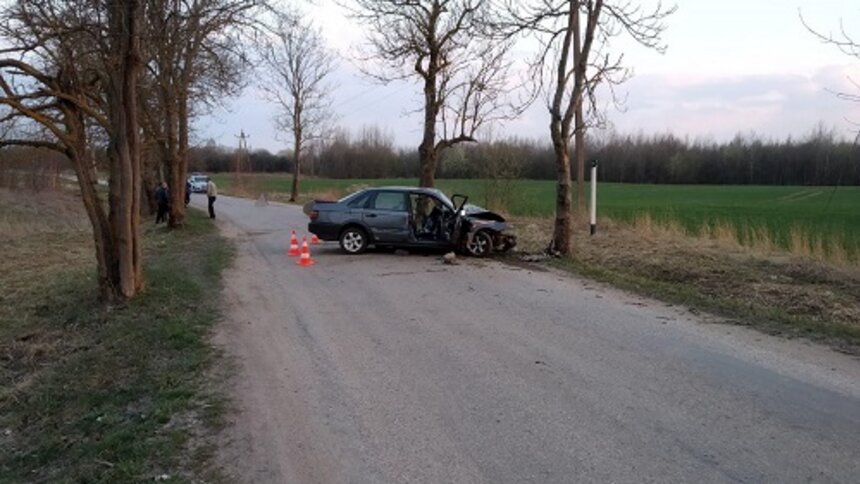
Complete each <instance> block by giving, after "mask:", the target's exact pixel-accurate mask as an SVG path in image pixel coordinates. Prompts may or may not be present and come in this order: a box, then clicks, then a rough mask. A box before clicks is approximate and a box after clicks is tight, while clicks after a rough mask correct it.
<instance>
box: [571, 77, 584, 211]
mask: <svg viewBox="0 0 860 484" xmlns="http://www.w3.org/2000/svg"><path fill="white" fill-rule="evenodd" d="M582 104H583V103H582V92H580V94H579V101H578V102H577V104H576V109H575V114H574V124H575V125H576V127H575V128H574V129H575V131H574V135H573V136H574V146H573V151H574V154H575V157H576V213H577V215H582V214H583V213H585V212H584V211H585V118H584V116H583V112H582Z"/></svg>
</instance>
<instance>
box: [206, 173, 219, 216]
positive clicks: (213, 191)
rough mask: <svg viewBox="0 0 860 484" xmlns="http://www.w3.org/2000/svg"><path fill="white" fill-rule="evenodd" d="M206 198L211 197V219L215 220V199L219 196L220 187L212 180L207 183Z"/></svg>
mask: <svg viewBox="0 0 860 484" xmlns="http://www.w3.org/2000/svg"><path fill="white" fill-rule="evenodd" d="M206 196H207V197H209V218H215V198H216V197H217V196H218V187H217V186H216V185H215V182H214V181H212V179H211V178H210V179H209V181H208V182H206Z"/></svg>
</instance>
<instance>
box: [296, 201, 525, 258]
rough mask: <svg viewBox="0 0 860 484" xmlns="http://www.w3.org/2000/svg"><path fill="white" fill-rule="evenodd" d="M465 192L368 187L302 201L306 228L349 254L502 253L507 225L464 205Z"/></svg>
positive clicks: (509, 243) (509, 238)
mask: <svg viewBox="0 0 860 484" xmlns="http://www.w3.org/2000/svg"><path fill="white" fill-rule="evenodd" d="M468 201H469V198H468V197H467V196H465V195H454V196H453V197H451V198H450V199H449V198H448V197H447V196H446V195H445V194H444V193H442V191H440V190H437V189H434V188H407V187H382V188H367V189H364V190H361V191H358V192H356V193H353V194H351V195H348V196H346V197H344V198H342V199H340V200H338V201H336V202H335V201H324V200H315V201H313V202H310V203H308V204H307V205H305V213H307V215H308V216H309V217H310V219H311V220H310V223H309V224H308V231H310V232H311V233H313V234H316V235H317V237H319V238H320V239H322V240H328V241H335V240H336V241H338V242H340V246H341V248H342V249H343V250H344V252H346V253H348V254H360V253H362V252H364V251H365V250H367V248H368V247H369V246H371V245H373V246H377V247H406V248H410V247H412V248H416V247H425V248H432V249H444V250H456V251H458V252H461V253H465V254H469V255H471V256H474V257H486V256H487V255H490V254H491V253H493V252H505V251H507V250H509V249H511V248H512V247H514V246H515V245H516V236H515V235H514V234H513V233H512V227H511V225H510V224H509V223H507V222H506V221H505V219H504V217H502V216H501V215H499V214H497V213H494V212H490V211H488V210H485V209H483V208H481V207H477V206H475V205H470V204H468Z"/></svg>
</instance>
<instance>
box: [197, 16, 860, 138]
mask: <svg viewBox="0 0 860 484" xmlns="http://www.w3.org/2000/svg"><path fill="white" fill-rule="evenodd" d="M634 1H636V0H634ZM641 3H643V4H645V5H649V4H653V2H651V1H649V0H642V2H641ZM665 3H666V2H664V4H665ZM299 5H300V7H301V8H302V10H303V11H304V12H306V13H307V14H308V16H309V17H310V19H311V20H312V21H313V22H314V23H315V24H316V25H317V26H318V27H319V28H320V29H321V30H322V34H323V37H324V38H325V41H326V43H327V45H328V46H329V48H330V49H332V50H333V51H334V52H335V53H336V54H337V55H338V58H339V61H338V67H337V70H336V71H335V73H334V74H333V76H332V78H333V79H332V81H333V83H334V84H335V85H336V88H335V89H333V91H332V97H333V107H334V111H335V113H336V117H337V124H338V125H339V126H341V127H343V128H346V129H348V130H350V131H352V132H353V133H356V132H358V131H359V130H360V129H361V128H362V127H363V126H370V125H376V126H379V127H380V128H382V129H383V130H384V131H385V132H386V133H388V134H390V135H391V136H392V137H393V138H394V140H395V144H396V145H398V146H402V147H413V146H417V145H418V143H419V142H420V137H421V122H422V121H421V116H420V115H418V114H416V113H415V111H416V110H417V109H419V108H420V107H421V104H420V101H421V98H420V93H421V91H420V86H419V85H418V84H417V82H415V83H406V82H397V83H390V84H387V85H382V84H379V83H377V82H375V81H373V80H370V79H368V78H366V77H365V76H363V75H362V74H361V73H360V72H359V70H358V68H357V67H356V62H355V60H354V58H355V47H356V46H357V45H360V44H361V43H362V42H363V39H364V30H363V26H362V25H359V24H356V23H355V22H354V21H352V20H351V19H349V18H347V16H346V14H345V12H344V9H343V8H342V7H341V6H339V5H337V4H336V3H335V2H333V1H331V0H316V1H315V2H313V3H300V4H299ZM676 5H677V7H678V9H677V11H676V12H675V13H674V14H673V15H672V16H671V17H669V19H668V20H667V22H666V23H667V25H668V29H667V31H666V32H665V33H664V36H663V38H664V41H665V44H666V45H667V46H668V48H667V50H666V52H665V53H664V54H660V53H658V52H655V51H653V50H649V49H646V48H644V47H641V46H638V45H636V44H635V43H633V42H631V41H629V40H628V39H624V38H619V39H617V40H618V41H617V42H616V43H614V44H613V51H617V52H623V53H624V59H625V64H626V65H627V66H629V67H631V68H632V69H633V72H634V76H633V78H632V79H630V80H629V81H628V82H627V83H625V84H623V85H622V86H620V87H619V88H618V89H617V93H618V94H619V95H620V96H619V97H621V98H623V99H625V102H624V106H623V108H621V109H616V108H614V107H610V108H609V110H608V112H607V117H608V119H609V124H610V129H611V130H613V131H615V132H617V133H620V134H640V133H641V134H646V135H648V134H667V133H671V134H674V135H676V136H679V137H682V138H688V139H691V140H708V141H718V142H719V141H725V140H729V139H731V138H732V137H734V136H735V135H736V134H738V133H740V134H745V135H746V134H752V133H755V134H756V135H758V136H760V137H763V138H766V139H785V138H786V137H789V136H790V137H792V138H795V139H797V138H803V137H804V136H806V135H808V134H809V133H810V132H812V131H813V130H814V129H816V128H817V127H819V126H821V127H824V128H825V129H831V130H833V131H834V132H835V133H837V135H840V136H846V137H849V136H853V134H854V131H856V129H857V123H860V104H857V103H851V102H847V101H844V100H840V99H838V98H837V96H836V94H835V93H836V92H858V91H860V87H857V86H855V85H854V81H857V82H858V83H860V59H857V58H853V57H849V56H847V55H845V54H844V53H842V52H840V51H839V50H838V49H837V48H836V47H834V46H831V45H826V44H824V43H822V42H820V41H819V40H818V39H816V38H815V36H813V35H812V34H811V33H810V32H809V31H808V30H807V29H806V27H804V25H803V23H802V22H801V20H800V15H801V13H802V15H803V18H804V19H805V20H806V23H807V24H809V25H811V26H812V27H813V28H815V29H816V30H818V31H820V32H822V33H829V32H834V33H838V32H839V29H840V23H841V24H842V25H844V28H845V31H846V32H848V33H849V34H856V36H857V39H858V40H860V4H858V3H857V2H856V0H853V1H849V0H677V2H676ZM528 49H529V47H528V45H524V46H521V47H520V48H519V52H520V53H521V54H525V53H527V52H528ZM275 113H276V110H275V108H274V106H272V105H271V104H270V103H268V102H266V101H265V100H263V99H262V96H261V95H260V93H259V91H258V89H257V88H255V87H254V86H253V83H251V84H250V85H249V86H248V88H247V89H246V90H245V92H244V93H243V94H242V95H241V96H240V97H239V98H236V99H235V100H233V101H232V102H228V103H227V104H226V105H225V106H224V108H222V109H219V110H217V111H216V112H214V113H212V114H211V115H209V116H206V117H204V118H202V119H200V120H199V121H198V122H197V123H196V126H195V127H196V132H197V133H196V137H197V138H198V141H200V142H202V141H204V140H208V139H213V140H215V142H217V143H218V144H222V145H226V146H234V145H236V144H237V142H238V140H237V137H236V135H238V133H239V131H240V130H244V131H245V132H246V133H247V134H249V135H250V139H249V146H250V147H251V148H252V149H258V148H265V149H268V150H270V151H273V152H277V151H280V150H282V149H285V148H289V147H290V144H289V141H288V140H289V136H288V135H286V134H285V133H278V132H277V130H276V129H275V127H274V123H273V120H272V118H273V117H274V115H275ZM492 135H493V136H495V137H502V136H518V137H521V138H522V137H524V138H533V139H547V141H548V136H549V135H548V115H547V111H546V107H545V104H544V103H543V102H542V100H541V99H539V100H538V101H537V102H536V103H535V104H534V105H532V106H531V107H530V108H529V109H528V110H527V111H526V112H525V113H524V114H523V115H522V116H521V117H520V118H518V119H516V120H512V121H508V122H505V123H504V124H500V125H497V126H494V127H493V128H492Z"/></svg>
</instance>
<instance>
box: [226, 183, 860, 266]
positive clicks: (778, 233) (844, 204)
mask: <svg viewBox="0 0 860 484" xmlns="http://www.w3.org/2000/svg"><path fill="white" fill-rule="evenodd" d="M214 178H215V180H216V182H217V183H218V184H219V186H221V187H222V188H223V189H224V190H225V192H226V193H229V192H230V190H231V188H232V185H233V182H234V178H233V177H232V176H231V175H229V174H222V175H215V177H214ZM249 179H251V180H253V183H254V187H255V190H257V191H258V192H267V193H270V194H271V193H288V192H289V190H290V180H291V177H290V175H287V174H272V175H253V176H251V177H249ZM416 184H417V180H416V179H408V178H400V179H381V180H371V179H367V180H365V179H350V180H329V179H319V178H308V179H304V180H303V181H302V192H303V193H304V194H306V195H307V196H311V197H312V196H313V195H314V194H323V195H327V196H329V197H333V196H337V195H343V194H345V193H347V191H348V190H349V189H350V188H355V187H358V186H362V185H367V186H384V185H406V186H414V185H416ZM437 186H438V187H439V188H440V189H442V190H443V191H445V192H446V193H448V194H449V195H450V194H453V193H463V194H467V195H469V196H470V197H471V199H472V201H473V203H476V204H478V205H484V206H487V207H488V208H493V209H497V210H502V211H504V212H506V213H508V214H510V215H513V216H526V217H545V216H550V215H553V213H554V210H555V184H554V182H552V181H546V180H508V181H504V180H501V181H500V180H495V181H491V180H438V181H437ZM598 190H599V191H598V195H599V206H598V210H599V216H601V217H604V216H605V217H609V218H612V219H613V220H618V221H625V222H630V223H633V222H635V221H636V220H637V219H639V218H641V217H644V216H647V217H648V218H650V219H651V220H653V221H654V222H656V223H662V224H666V223H672V224H677V225H679V226H680V227H681V228H682V229H683V230H685V231H686V232H687V233H688V234H689V235H704V236H708V235H710V232H712V231H713V229H714V227H720V226H723V227H728V228H729V231H730V232H731V233H730V234H722V236H730V237H732V238H734V239H735V240H737V241H738V242H739V243H741V244H743V245H748V246H757V245H759V246H771V245H772V246H774V247H778V248H782V249H785V250H790V251H792V252H795V253H802V254H804V255H814V256H819V257H825V258H830V259H832V260H836V261H843V260H855V261H856V260H858V259H860V187H798V186H741V185H633V184H619V183H602V184H601V185H600V187H599V189H598ZM723 232H725V231H723ZM763 239H766V240H763Z"/></svg>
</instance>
